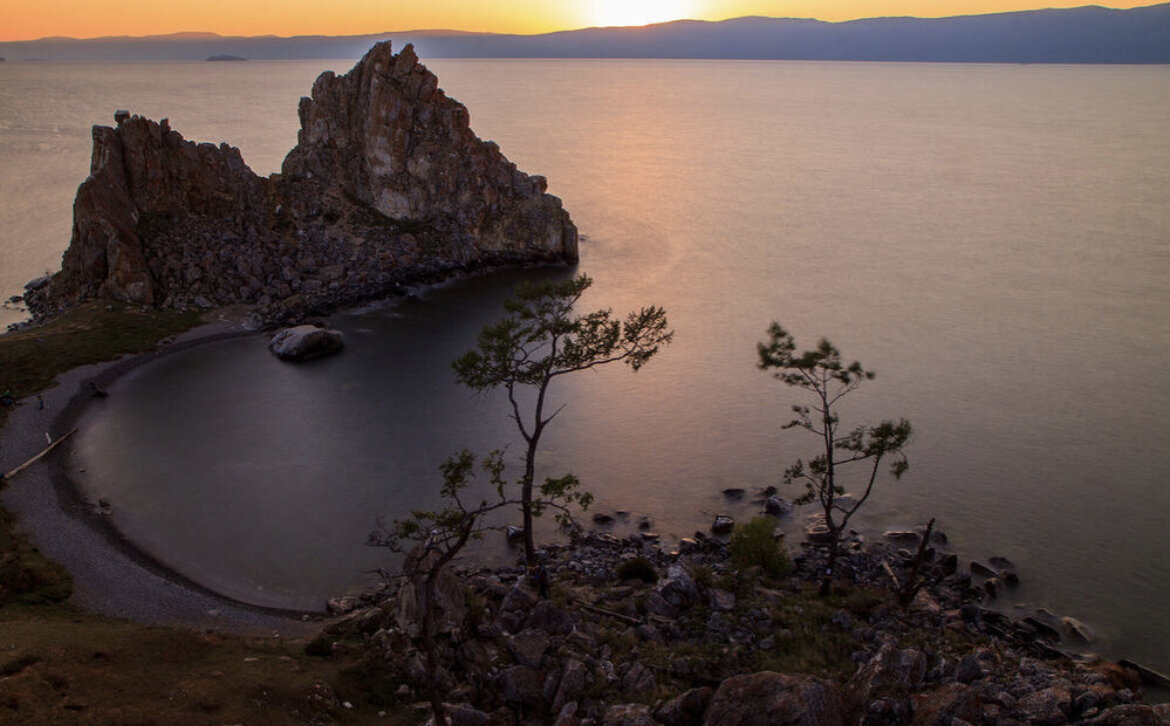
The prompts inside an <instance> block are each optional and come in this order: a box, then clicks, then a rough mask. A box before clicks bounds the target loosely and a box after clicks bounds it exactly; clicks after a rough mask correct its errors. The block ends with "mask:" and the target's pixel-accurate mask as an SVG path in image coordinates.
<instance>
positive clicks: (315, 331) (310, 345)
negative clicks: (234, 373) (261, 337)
mask: <svg viewBox="0 0 1170 726" xmlns="http://www.w3.org/2000/svg"><path fill="white" fill-rule="evenodd" d="M344 344H345V343H344V336H343V335H342V334H341V331H340V330H329V329H326V328H318V327H315V326H312V325H298V326H297V327H295V328H285V329H284V330H281V331H280V332H278V333H277V334H276V335H274V336H272V341H271V342H270V343H269V344H268V349H269V350H271V351H272V353H273V355H275V356H276V357H277V358H280V359H281V360H290V361H306V360H312V359H314V358H320V357H322V356H326V355H331V354H333V353H336V352H337V351H339V350H341V348H342V346H343V345H344Z"/></svg>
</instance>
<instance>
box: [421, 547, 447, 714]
mask: <svg viewBox="0 0 1170 726" xmlns="http://www.w3.org/2000/svg"><path fill="white" fill-rule="evenodd" d="M438 574H439V568H436V569H434V570H432V571H431V572H429V573H427V579H426V582H425V584H424V585H423V598H424V602H423V621H422V637H423V643H425V644H426V648H427V656H426V658H427V663H426V668H427V690H429V691H430V694H429V695H430V699H431V712H432V713H433V714H434V720H435V726H446V724H447V714H446V709H444V708H443V696H442V693H441V689H440V688H439V684H438V679H437V678H436V674H437V673H438V666H439V648H438V645H437V644H436V643H435V632H434V631H435V609H436V608H437V607H438V602H439V598H438V593H437V592H436V588H435V580H436V579H437V577H438Z"/></svg>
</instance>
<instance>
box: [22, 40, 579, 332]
mask: <svg viewBox="0 0 1170 726" xmlns="http://www.w3.org/2000/svg"><path fill="white" fill-rule="evenodd" d="M300 120H301V130H300V132H299V134H298V143H297V146H296V148H294V149H293V150H292V151H291V152H290V153H289V155H288V157H287V158H286V159H285V161H284V165H283V168H282V171H281V173H280V174H274V175H273V176H271V177H269V178H264V177H260V176H257V175H256V174H255V173H253V172H252V170H251V169H249V168H248V166H247V164H245V163H244V159H243V157H242V156H241V155H240V152H239V150H238V149H236V148H233V147H230V146H228V145H227V144H219V145H218V146H217V145H215V144H209V143H195V142H192V141H186V140H184V139H183V137H182V136H181V135H180V134H179V133H178V132H177V131H174V130H172V129H171V128H170V125H169V123H168V122H167V120H166V119H163V120H162V121H159V122H157V123H156V122H154V121H151V120H148V119H145V118H142V117H139V116H132V115H131V114H130V113H129V112H127V111H119V112H118V113H117V115H116V122H117V124H116V127H114V128H110V127H105V126H95V127H94V129H93V157H92V162H91V165H90V176H89V178H88V179H86V180H85V182H83V183H82V185H81V187H80V188H79V189H78V192H77V198H76V201H75V202H74V210H73V236H72V239H71V241H70V244H69V248H68V249H67V250H66V252H65V255H64V258H63V260H62V269H61V271H60V272H59V273H57V274H56V275H54V276H53V277H52V280H51V281H50V282H49V283H48V284H42V285H39V286H37V287H34V288H30V289H29V292H28V294H27V295H26V296H25V302H26V304H27V305H28V307H29V310H30V312H32V314H33V315H34V317H35V318H37V319H44V318H46V317H48V316H51V315H53V314H54V313H56V312H59V311H61V310H64V309H67V308H69V307H71V306H73V305H76V304H78V303H79V302H81V301H83V300H85V299H87V298H91V297H94V296H108V297H111V298H115V299H117V300H122V301H126V302H131V303H137V304H142V305H160V306H171V307H185V306H200V307H206V306H219V305H230V304H235V303H247V304H252V305H255V306H257V308H258V309H259V311H260V313H261V314H262V315H263V316H264V317H265V318H267V319H268V320H275V321H282V320H299V319H302V318H303V317H304V316H305V315H308V314H310V313H319V312H328V311H330V310H332V309H335V308H336V307H338V306H341V305H347V304H353V303H356V302H360V301H362V300H368V299H372V298H378V297H383V296H385V295H388V294H391V293H394V292H396V291H399V290H400V289H401V286H402V285H403V284H406V283H410V282H415V281H429V280H434V279H437V278H440V277H442V276H445V275H447V274H450V273H451V272H454V271H458V270H467V269H476V268H481V267H484V266H489V265H495V264H508V263H528V262H556V261H570V262H571V261H575V260H576V258H577V230H576V228H575V227H574V226H573V223H572V222H571V221H570V220H569V216H568V213H567V212H565V211H564V210H563V209H562V208H561V202H560V200H559V199H557V198H556V197H553V196H551V195H549V194H546V193H545V190H546V186H547V185H546V182H545V180H544V178H543V177H538V176H529V175H527V174H525V173H524V172H522V171H520V170H518V169H517V168H516V166H515V165H514V164H512V163H511V162H509V161H508V160H507V159H506V158H505V157H504V156H503V154H501V153H500V149H499V147H498V146H497V145H496V144H494V143H492V142H490V141H482V140H480V139H479V138H478V137H477V136H476V135H475V133H474V132H473V131H472V130H471V128H470V126H469V123H468V112H467V109H466V108H465V107H464V106H463V105H462V104H460V103H459V102H457V101H455V100H452V99H450V98H448V97H447V96H446V95H445V94H444V93H443V91H442V89H440V88H439V86H438V79H437V78H436V77H435V75H434V74H432V73H431V72H430V71H428V70H427V69H426V68H425V67H424V66H422V65H421V64H420V63H419V62H418V58H417V57H416V56H415V54H414V50H413V49H412V48H411V47H410V46H406V47H405V48H404V49H403V50H402V52H401V53H399V54H397V55H395V54H394V53H393V52H392V50H391V46H390V43H389V42H384V43H380V44H378V45H376V46H374V47H373V48H372V49H371V50H370V52H369V53H368V54H367V55H366V56H365V58H363V59H362V60H361V61H360V62H359V63H358V64H357V65H356V66H355V67H354V68H353V70H351V71H350V72H349V73H347V74H345V75H341V76H338V75H335V74H333V73H332V72H327V73H324V74H322V75H321V76H320V77H319V78H318V79H317V81H316V83H314V85H313V91H312V97H311V98H303V99H301V103H300Z"/></svg>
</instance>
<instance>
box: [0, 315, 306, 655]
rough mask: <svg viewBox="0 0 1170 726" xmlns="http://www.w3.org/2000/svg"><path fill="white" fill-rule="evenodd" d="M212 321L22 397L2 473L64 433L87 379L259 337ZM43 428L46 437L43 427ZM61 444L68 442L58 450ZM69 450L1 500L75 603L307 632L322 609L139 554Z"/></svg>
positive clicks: (118, 612) (167, 621)
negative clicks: (56, 566)
mask: <svg viewBox="0 0 1170 726" xmlns="http://www.w3.org/2000/svg"><path fill="white" fill-rule="evenodd" d="M219 315H220V317H219V319H218V320H213V321H211V322H207V323H204V324H202V325H200V326H198V327H196V328H193V329H191V330H189V331H187V332H186V333H183V334H181V335H179V336H177V337H176V338H175V340H174V341H173V342H171V343H170V344H169V345H167V346H166V347H165V348H162V349H160V350H156V351H152V352H148V353H141V354H137V355H130V356H124V357H122V358H120V359H117V360H114V361H108V362H105V363H97V364H93V365H87V366H82V367H80V368H75V369H73V370H71V371H69V372H68V373H66V374H64V375H62V376H60V377H59V378H58V379H57V383H58V385H57V386H56V387H54V388H51V389H48V390H46V391H44V392H42V393H41V394H40V396H41V398H42V399H43V400H44V407H43V408H38V406H37V405H36V401H35V399H34V398H33V397H29V398H26V399H23V400H22V401H21V405H20V406H19V407H17V408H16V409H15V410H14V411H13V412H12V414H11V415H10V417H9V420H8V424H7V425H6V426H5V427H4V429H3V431H2V434H3V442H4V444H5V445H4V446H3V448H2V449H0V471H8V470H10V469H11V468H14V467H15V466H17V465H18V464H20V463H21V462H22V461H24V460H27V459H29V458H31V457H32V456H33V455H35V454H36V453H37V452H38V451H39V450H40V449H41V448H43V447H44V438H43V437H44V435H45V434H47V435H49V436H51V437H52V438H53V439H56V438H57V437H59V436H61V435H63V434H65V433H67V432H68V431H69V430H70V429H72V428H73V426H74V424H75V423H76V421H77V420H78V419H79V418H80V416H81V415H82V414H83V413H84V411H85V410H86V408H87V406H89V405H90V404H91V402H92V401H93V395H92V393H91V391H90V384H91V383H92V384H93V385H96V386H98V387H99V388H105V387H107V386H109V385H111V384H112V383H113V382H115V381H117V380H118V379H120V378H122V377H123V376H125V375H126V374H127V373H130V372H131V371H133V370H135V369H137V368H139V367H140V366H143V365H146V364H148V363H152V362H154V361H157V360H159V359H160V358H163V357H166V356H169V355H172V354H175V353H180V352H184V351H187V350H191V349H193V348H196V347H199V346H202V345H207V344H210V343H214V342H218V341H223V340H230V339H233V338H241V337H247V336H252V335H258V334H260V333H259V331H256V330H248V329H245V328H244V326H243V325H242V323H241V322H240V321H239V320H236V319H232V318H231V317H230V316H228V315H225V314H224V313H223V311H220V313H219ZM42 432H44V433H42ZM62 448H68V447H62ZM66 460H67V453H65V452H60V451H58V452H54V454H53V455H52V456H49V457H46V458H45V460H43V461H41V462H38V463H37V464H36V465H34V466H32V467H29V468H28V469H26V470H25V471H23V472H22V473H21V474H20V475H19V476H18V477H15V478H14V479H13V480H12V481H9V482H7V483H6V485H5V486H4V488H3V490H0V501H2V502H3V504H4V505H5V506H6V507H8V508H9V509H10V510H11V511H13V513H14V514H16V515H17V517H18V520H19V524H18V527H19V528H20V529H21V531H22V532H24V533H25V534H27V535H28V536H29V538H30V539H31V540H32V542H33V544H35V545H36V546H37V548H38V549H40V551H41V552H43V553H44V554H45V555H47V556H48V557H50V558H51V559H53V560H55V561H56V562H58V563H60V564H61V565H63V566H64V567H65V568H66V569H67V570H68V571H69V572H70V574H71V575H72V576H73V580H74V593H73V595H72V596H71V598H70V600H71V601H72V602H73V603H75V604H76V605H78V606H80V607H82V608H84V609H86V610H91V611H94V612H97V613H100V614H103V615H108V616H112V617H119V618H126V619H130V620H134V621H137V622H141V623H145V624H150V625H179V626H184V627H191V628H196V629H210V630H221V631H228V632H237V633H242V634H252V633H259V632H263V633H266V634H271V633H275V634H279V635H294V636H295V635H305V634H309V633H311V632H313V631H315V630H316V629H317V628H318V627H319V624H318V623H317V622H315V621H319V620H321V619H322V618H323V617H324V615H325V613H324V611H323V610H322V611H317V612H312V611H304V610H293V609H284V608H278V607H269V606H263V605H255V604H252V603H247V602H244V601H241V600H236V599H234V598H231V597H228V596H226V595H223V594H221V593H218V592H216V591H214V590H212V589H211V588H208V587H206V586H204V585H201V584H199V583H198V582H196V581H194V580H192V579H191V578H190V577H188V576H186V575H184V574H182V573H180V572H178V571H177V570H175V569H173V568H171V567H169V566H168V565H166V564H165V563H163V562H161V561H160V560H158V559H157V558H155V557H153V556H152V555H150V554H149V553H147V552H145V551H144V550H142V549H141V548H140V547H138V546H137V545H136V544H134V543H133V542H132V541H131V540H130V539H128V538H127V537H126V536H125V535H124V534H123V533H122V532H120V531H119V530H118V529H117V528H116V527H114V525H113V524H112V523H111V522H110V521H109V520H108V519H106V518H105V517H103V516H102V515H101V514H99V513H97V512H95V511H94V510H93V507H92V505H90V504H89V503H87V502H86V500H85V498H84V497H83V496H82V492H81V490H80V488H79V487H78V486H77V484H76V482H74V481H73V480H72V479H71V478H70V477H69V476H68V474H67V473H66V471H65V461H66Z"/></svg>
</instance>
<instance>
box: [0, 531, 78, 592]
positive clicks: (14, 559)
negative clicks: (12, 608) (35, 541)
mask: <svg viewBox="0 0 1170 726" xmlns="http://www.w3.org/2000/svg"><path fill="white" fill-rule="evenodd" d="M72 592H73V578H72V576H70V574H69V572H68V570H66V569H65V568H64V567H62V566H61V565H59V564H57V563H56V562H53V561H52V560H50V559H49V558H47V557H45V556H44V555H42V554H41V553H40V551H38V550H37V548H36V547H33V546H32V543H30V542H29V541H28V540H27V539H25V537H24V536H23V535H21V534H19V533H17V532H16V531H15V518H14V517H13V515H12V513H11V512H9V511H8V510H7V509H3V508H0V606H4V605H45V604H50V603H59V602H63V601H64V600H66V599H68V597H69V596H70V595H71V594H72Z"/></svg>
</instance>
